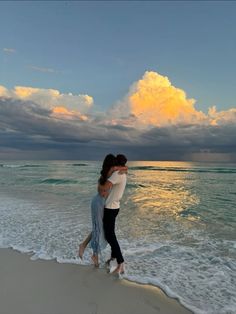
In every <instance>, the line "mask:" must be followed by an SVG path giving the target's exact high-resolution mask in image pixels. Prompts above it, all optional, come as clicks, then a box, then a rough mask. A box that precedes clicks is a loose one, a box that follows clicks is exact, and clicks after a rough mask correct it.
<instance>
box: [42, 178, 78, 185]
mask: <svg viewBox="0 0 236 314" xmlns="http://www.w3.org/2000/svg"><path fill="white" fill-rule="evenodd" d="M40 183H41V184H77V183H78V181H77V180H72V179H55V178H47V179H44V180H42V181H40Z"/></svg>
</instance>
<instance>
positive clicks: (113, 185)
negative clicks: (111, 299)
mask: <svg viewBox="0 0 236 314" xmlns="http://www.w3.org/2000/svg"><path fill="white" fill-rule="evenodd" d="M126 162H127V158H126V157H125V156H124V155H121V154H119V155H117V156H116V157H115V156H114V155H112V154H109V155H107V156H106V157H105V159H104V161H103V165H102V170H101V176H100V178H99V180H98V194H97V195H96V196H95V197H94V198H93V199H92V203H91V216H92V217H91V218H92V232H91V233H90V234H89V235H88V236H87V238H86V239H85V240H84V241H83V242H82V243H81V244H80V246H79V257H80V258H82V257H83V253H84V250H85V248H86V246H87V245H88V243H89V242H90V245H91V247H92V250H93V255H92V260H93V263H94V265H95V266H96V267H98V266H99V259H98V254H99V253H100V252H101V250H102V249H104V248H105V247H106V244H107V242H108V243H109V245H110V247H111V257H110V258H109V259H108V260H107V262H106V265H107V266H109V265H110V262H111V261H112V260H114V259H116V262H117V267H116V269H115V270H114V271H113V272H112V273H118V274H122V273H124V258H123V256H122V253H121V249H120V246H119V243H118V241H117V238H116V234H115V222H116V217H117V215H118V213H119V209H120V200H121V198H122V196H123V193H124V190H125V186H126V179H127V178H126V175H127V170H128V168H127V167H126Z"/></svg>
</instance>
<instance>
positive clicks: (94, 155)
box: [0, 98, 236, 160]
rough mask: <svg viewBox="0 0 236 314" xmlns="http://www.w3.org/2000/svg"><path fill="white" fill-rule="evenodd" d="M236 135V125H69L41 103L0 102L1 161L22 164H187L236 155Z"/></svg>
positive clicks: (70, 122)
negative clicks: (201, 157)
mask: <svg viewBox="0 0 236 314" xmlns="http://www.w3.org/2000/svg"><path fill="white" fill-rule="evenodd" d="M235 134H236V125H235V124H225V125H221V126H211V125H205V126H203V125H185V126H181V125H179V126H171V127H159V128H155V127H153V128H151V129H149V130H147V129H143V130H141V129H135V128H133V127H127V126H123V125H112V124H109V121H106V120H105V119H104V120H103V119H97V118H96V119H95V118H93V117H90V119H89V120H88V121H82V120H80V119H79V118H77V119H76V118H74V119H63V118H58V117H55V116H53V114H52V111H51V110H50V109H45V108H44V107H42V106H40V105H38V104H36V103H33V102H30V101H29V102H28V101H27V102H26V101H21V100H17V99H11V98H0V158H1V157H2V156H7V155H6V154H7V153H6V152H9V151H10V152H11V150H12V151H13V152H14V154H15V157H16V158H17V156H19V154H20V155H21V156H25V158H26V156H29V155H27V152H31V154H30V156H31V158H43V157H42V156H43V155H44V156H45V158H47V157H48V158H55V159H57V158H62V159H63V158H64V159H66V158H68V159H69V158H78V159H87V158H88V159H100V158H102V157H103V156H104V155H105V154H106V153H107V152H114V153H118V152H123V153H126V154H127V155H128V157H129V158H130V159H146V160H147V159H167V160H181V159H184V158H185V156H186V155H187V156H191V154H193V153H198V152H204V151H206V152H208V153H209V152H210V153H227V154H232V155H236V135H235ZM34 152H35V153H34ZM39 152H40V154H39ZM5 153H6V154H5ZM1 154H2V155H1ZM11 154H13V153H11ZM24 154H25V155H24ZM34 156H35V157H34Z"/></svg>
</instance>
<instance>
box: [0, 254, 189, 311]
mask: <svg viewBox="0 0 236 314" xmlns="http://www.w3.org/2000/svg"><path fill="white" fill-rule="evenodd" d="M30 255H31V254H28V253H21V252H19V251H16V250H14V249H11V248H1V249H0V277H1V283H0V290H1V293H0V313H1V314H86V313H89V314H133V313H135V314H144V313H146V314H154V313H160V314H191V313H193V312H192V311H190V310H188V309H187V308H185V307H184V306H183V305H182V304H180V303H179V301H178V300H177V299H174V298H170V297H168V296H167V295H166V294H165V292H164V291H163V290H162V289H161V288H158V287H155V286H152V285H147V284H140V283H136V282H132V281H129V280H127V279H122V280H120V279H118V278H117V277H116V276H113V275H108V274H107V273H106V270H105V269H95V268H94V267H93V266H92V265H91V266H87V265H86V266H84V265H78V264H69V263H68V264H67V263H65V264H62V263H58V262H57V261H55V260H41V259H37V260H34V261H32V260H31V259H30Z"/></svg>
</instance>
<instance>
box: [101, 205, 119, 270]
mask: <svg viewBox="0 0 236 314" xmlns="http://www.w3.org/2000/svg"><path fill="white" fill-rule="evenodd" d="M118 213H119V208H117V209H111V208H104V216H103V228H104V233H105V238H106V240H107V242H108V243H109V244H110V246H111V257H112V258H116V260H117V263H118V264H121V263H123V262H124V259H123V256H122V254H121V250H120V246H119V243H118V241H117V238H116V234H115V223H116V216H117V215H118Z"/></svg>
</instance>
